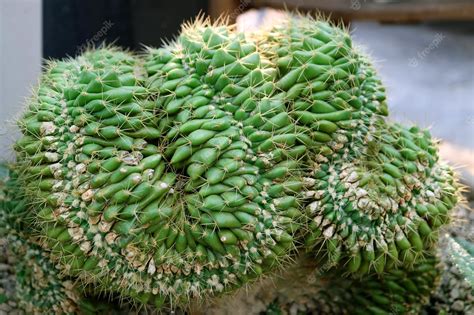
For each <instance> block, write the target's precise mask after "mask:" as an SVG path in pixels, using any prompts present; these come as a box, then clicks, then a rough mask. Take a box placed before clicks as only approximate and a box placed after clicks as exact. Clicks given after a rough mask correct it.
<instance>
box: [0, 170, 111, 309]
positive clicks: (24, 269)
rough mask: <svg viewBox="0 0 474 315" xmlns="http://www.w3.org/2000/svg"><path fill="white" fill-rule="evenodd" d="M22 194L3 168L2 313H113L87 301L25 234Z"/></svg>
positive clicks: (0, 237)
mask: <svg viewBox="0 0 474 315" xmlns="http://www.w3.org/2000/svg"><path fill="white" fill-rule="evenodd" d="M20 192H21V189H20V188H19V187H18V183H17V179H16V175H15V173H14V172H12V171H11V170H10V168H9V167H8V166H5V165H0V224H1V225H0V246H1V247H0V249H1V250H2V256H3V257H2V258H3V259H2V261H1V263H2V268H1V271H2V272H1V278H2V282H1V283H0V313H2V314H10V313H11V314H46V313H54V314H99V313H102V314H106V313H111V311H112V310H114V307H113V306H112V305H111V304H109V303H107V302H104V301H100V302H98V301H96V300H95V298H89V297H86V295H85V293H84V290H82V289H81V287H80V285H78V284H77V283H76V281H75V279H72V278H69V277H67V276H66V277H65V276H63V275H61V273H60V272H59V270H58V269H57V268H56V266H55V264H54V263H53V262H52V261H51V259H50V257H49V253H48V252H47V251H44V250H43V249H42V248H41V247H40V246H39V245H38V244H37V242H36V241H35V239H33V238H31V239H30V238H29V237H28V236H27V235H26V234H25V233H24V229H25V228H24V227H23V226H22V225H21V218H20V217H21V216H22V215H24V214H25V213H26V211H27V206H26V204H25V202H24V198H22V195H21V193H20ZM6 267H8V268H6ZM3 312H5V313H3Z"/></svg>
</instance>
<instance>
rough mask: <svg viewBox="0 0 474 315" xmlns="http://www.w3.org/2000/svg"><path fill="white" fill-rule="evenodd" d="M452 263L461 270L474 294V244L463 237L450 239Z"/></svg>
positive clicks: (448, 239) (448, 240)
mask: <svg viewBox="0 0 474 315" xmlns="http://www.w3.org/2000/svg"><path fill="white" fill-rule="evenodd" d="M447 242H448V243H449V245H448V246H449V253H450V257H451V261H452V262H453V263H454V265H455V266H456V267H457V268H458V269H459V271H460V273H461V274H462V275H463V276H464V279H465V280H466V282H467V283H469V284H470V286H471V288H472V290H473V293H474V243H473V242H470V241H468V240H466V239H464V238H461V237H454V238H452V237H448V238H447Z"/></svg>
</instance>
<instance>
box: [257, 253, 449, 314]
mask: <svg viewBox="0 0 474 315" xmlns="http://www.w3.org/2000/svg"><path fill="white" fill-rule="evenodd" d="M428 256H429V255H428ZM437 264H438V261H437V259H436V258H435V257H433V256H429V257H427V259H426V260H424V261H423V262H418V263H417V264H415V265H414V267H413V268H409V269H406V268H400V269H398V270H392V271H389V272H388V273H387V274H386V275H385V276H384V277H382V278H379V277H377V276H374V275H371V276H366V277H363V278H361V279H351V278H341V277H340V275H338V274H337V273H334V272H329V273H327V274H325V273H323V274H321V275H316V276H314V275H313V274H312V271H311V270H314V266H311V263H308V261H306V262H305V261H303V262H302V263H300V264H299V265H297V266H295V269H298V268H299V269H300V270H299V271H298V272H299V273H300V277H301V279H300V281H298V282H297V283H296V282H295V285H294V288H292V289H293V290H291V289H288V288H287V286H288V279H286V278H283V279H282V280H281V284H280V285H278V282H277V288H276V290H275V291H276V292H275V295H276V297H275V299H274V300H273V301H272V302H271V303H270V304H269V305H268V306H267V309H266V311H264V312H262V313H263V314H267V315H278V314H281V315H284V314H321V315H323V314H373V315H379V314H420V312H421V309H422V307H423V306H424V305H425V303H427V301H428V300H429V296H430V293H431V292H432V290H433V288H434V287H435V286H436V284H437V282H438V279H439V275H440V270H439V268H438V267H437ZM313 273H314V271H313ZM291 276H292V278H293V279H294V277H295V274H292V275H291ZM296 277H297V276H296ZM308 279H310V280H311V281H309V280H308Z"/></svg>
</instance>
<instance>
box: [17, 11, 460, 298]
mask: <svg viewBox="0 0 474 315" xmlns="http://www.w3.org/2000/svg"><path fill="white" fill-rule="evenodd" d="M387 115H388V109H387V104H386V98H385V91H384V88H383V86H382V84H381V82H380V80H379V78H378V77H377V75H376V73H375V71H374V70H373V68H372V66H371V65H370V62H369V61H368V60H367V58H366V57H365V56H364V55H363V54H362V53H361V52H359V51H358V50H357V49H356V48H355V47H354V46H353V44H352V41H351V38H350V36H349V34H348V32H347V31H346V30H344V29H342V28H339V27H337V26H335V25H332V24H331V23H329V22H326V21H323V20H315V19H312V18H310V17H302V16H292V15H288V18H287V20H286V22H285V23H283V24H282V25H280V26H276V27H274V28H273V29H272V30H270V31H269V32H265V33H257V34H253V35H250V36H249V35H245V34H242V33H238V32H236V31H235V27H234V26H229V25H227V24H225V23H222V22H218V23H211V22H210V21H209V20H207V19H197V20H196V21H195V22H194V23H188V24H185V25H183V28H182V31H181V33H180V35H179V36H178V37H177V38H176V39H175V40H174V41H172V42H170V43H168V44H166V45H164V46H163V47H162V48H159V49H154V48H149V49H148V50H147V51H146V52H145V53H144V54H142V55H134V54H132V53H129V52H125V51H121V50H119V49H117V48H111V47H105V48H101V49H97V50H92V51H88V52H85V53H84V54H82V55H81V56H79V57H77V58H74V59H68V60H63V61H50V62H48V64H47V65H46V67H45V71H44V74H43V75H42V77H41V82H40V84H39V87H38V89H37V90H36V91H35V93H34V95H33V96H32V97H31V99H30V101H29V103H28V108H27V109H26V112H25V114H24V116H23V117H22V119H21V120H20V121H19V126H20V128H21V130H22V133H23V136H22V138H21V139H20V140H18V142H17V143H16V145H15V150H16V152H17V166H16V170H17V173H18V176H17V181H18V183H19V186H21V189H20V190H21V191H22V195H23V196H24V197H25V198H24V201H23V200H22V202H23V203H24V204H23V206H22V207H19V208H18V209H15V210H14V211H10V212H9V220H13V222H15V223H12V224H13V225H15V226H16V228H17V229H19V230H27V231H28V232H29V233H31V234H32V236H33V237H35V238H36V239H38V242H39V243H40V245H41V246H42V247H43V249H44V250H45V251H46V252H47V253H48V255H49V257H50V258H51V260H53V261H54V263H55V264H57V265H58V267H59V268H60V270H61V272H62V273H63V274H65V275H67V276H69V277H75V278H77V279H78V280H79V281H81V282H83V283H85V284H88V285H92V286H93V287H94V288H96V289H97V290H104V291H108V292H110V291H113V292H118V293H119V294H121V296H123V297H124V298H132V299H133V300H135V301H139V302H140V303H150V304H153V305H155V306H157V307H160V306H162V305H163V304H164V303H166V304H171V305H184V304H186V303H187V302H188V301H189V300H190V299H196V298H201V299H202V298H204V297H207V296H213V295H216V294H220V293H223V292H228V291H231V290H234V289H237V288H239V287H242V286H244V285H245V284H247V283H248V282H250V281H252V280H254V279H258V278H260V277H261V275H262V274H266V273H268V272H270V271H272V270H275V269H278V268H279V267H282V266H287V265H288V262H289V261H290V260H292V259H293V258H294V255H295V254H296V253H297V252H298V251H300V252H301V251H306V252H308V253H309V254H310V256H311V257H312V258H313V260H314V261H315V262H316V263H317V264H318V265H324V268H325V269H331V268H333V269H334V270H337V271H338V272H342V273H347V274H350V275H354V274H357V275H366V274H372V273H373V272H376V273H378V274H380V275H382V274H385V273H388V275H387V278H384V279H386V280H384V281H390V279H391V278H390V277H391V276H390V275H391V274H392V275H394V276H392V277H402V278H404V279H405V278H406V277H405V276H404V275H405V272H412V271H409V270H411V269H410V268H415V269H413V270H417V269H416V268H418V267H417V266H420V264H421V265H422V266H425V265H424V264H426V263H427V262H429V263H431V258H430V256H429V255H428V258H427V257H425V256H426V253H429V252H430V250H431V249H432V247H433V246H434V245H435V244H436V240H437V231H438V230H439V228H440V226H442V225H443V224H446V223H447V222H448V221H449V214H448V211H449V210H450V209H451V208H452V207H453V206H454V205H455V204H456V203H457V199H458V186H457V183H456V179H455V176H454V174H453V172H452V171H451V169H450V168H449V167H447V166H445V165H444V164H442V162H440V161H438V156H437V149H436V142H435V141H434V140H432V139H431V138H430V135H429V133H428V132H427V131H424V130H420V129H418V128H417V127H412V128H409V129H408V128H405V127H403V126H400V125H398V124H393V123H390V122H387V121H386V120H385V116H387ZM396 268H400V270H394V269H396ZM423 268H425V267H423ZM425 269H430V270H428V273H427V275H428V277H432V275H433V274H432V273H435V271H433V270H434V268H431V267H430V268H425ZM413 272H414V273H413V275H414V277H415V278H416V279H418V278H417V277H418V276H419V277H420V279H421V278H423V277H424V275H422V274H420V275H417V273H416V271H413ZM410 275H411V274H410ZM369 279H371V280H370V281H373V282H374V283H378V284H377V285H379V286H380V285H381V286H384V285H385V283H384V282H377V280H376V278H375V277H374V278H369ZM423 279H424V278H423ZM350 281H352V280H350ZM354 281H355V280H354ZM420 281H421V280H420ZM347 283H351V282H347ZM407 290H409V289H407ZM400 292H404V291H400ZM397 294H399V292H397ZM384 298H385V300H386V297H384V296H382V297H380V301H385V300H384ZM361 299H362V298H361ZM375 302H377V301H375ZM401 303H405V302H404V301H402V302H401Z"/></svg>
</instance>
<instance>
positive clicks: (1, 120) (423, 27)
mask: <svg viewBox="0 0 474 315" xmlns="http://www.w3.org/2000/svg"><path fill="white" fill-rule="evenodd" d="M277 9H288V10H299V11H301V12H307V11H309V12H316V11H320V12H322V13H324V14H325V15H326V16H329V17H330V18H331V19H333V20H335V21H342V22H343V23H344V24H346V25H348V26H350V30H351V32H352V34H353V38H354V41H355V43H357V45H359V46H360V47H362V48H363V49H364V50H365V51H366V52H367V53H369V54H370V55H371V56H372V59H373V60H374V62H375V64H376V67H377V68H378V70H379V73H380V75H381V76H382V78H383V80H384V82H385V84H386V86H387V90H388V97H389V106H390V110H391V113H392V114H391V119H393V120H396V121H400V122H403V123H416V124H419V125H421V126H424V127H430V128H431V131H432V133H433V134H434V136H436V137H438V138H440V139H443V146H442V147H443V149H442V152H443V155H444V156H445V157H447V158H448V159H450V160H451V161H452V162H453V163H455V164H456V165H459V166H462V170H463V173H464V175H463V176H464V177H466V178H467V177H470V178H471V180H472V174H474V153H473V152H474V0H289V1H279V0H241V1H238V0H187V1H179V2H178V1H175V2H173V1H153V0H99V1H98V0H42V1H41V0H0V159H11V158H13V154H12V152H11V150H10V148H9V147H10V144H11V143H12V141H14V139H15V137H16V135H17V133H16V131H15V127H14V124H13V123H12V121H14V120H15V118H16V117H17V116H18V115H19V113H20V112H21V109H22V107H23V104H24V102H25V98H26V97H28V95H29V91H30V89H31V88H32V87H34V85H35V84H36V82H37V78H38V75H39V73H40V71H41V64H42V61H43V60H44V59H49V58H65V57H68V56H75V55H77V54H79V53H80V52H81V51H82V50H84V49H86V48H87V47H90V46H97V45H100V44H101V43H104V42H105V43H115V44H117V45H120V46H122V47H126V48H129V49H132V50H140V49H142V48H143V45H148V46H159V45H160V44H161V43H162V41H163V40H166V39H172V38H173V36H175V35H176V34H178V32H179V25H180V24H181V23H182V22H183V21H186V20H190V19H192V18H193V17H194V16H195V15H197V14H199V13H205V14H209V15H210V16H211V17H213V18H217V17H218V16H219V15H221V14H224V13H225V14H227V15H228V16H229V18H230V20H231V21H233V22H237V23H238V26H239V28H240V29H241V30H245V31H251V30H253V29H256V28H258V27H261V26H262V25H263V24H269V23H274V22H275V21H277V20H278V17H279V16H280V15H281V13H280V12H279V11H277ZM469 170H470V172H471V175H469Z"/></svg>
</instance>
